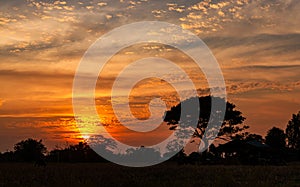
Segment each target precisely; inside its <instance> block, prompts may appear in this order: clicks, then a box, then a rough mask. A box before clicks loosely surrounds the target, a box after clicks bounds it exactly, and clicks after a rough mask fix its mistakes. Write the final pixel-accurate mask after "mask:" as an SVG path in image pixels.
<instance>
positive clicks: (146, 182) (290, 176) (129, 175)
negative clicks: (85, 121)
mask: <svg viewBox="0 0 300 187" xmlns="http://www.w3.org/2000/svg"><path fill="white" fill-rule="evenodd" d="M0 186H65V187H68V186H143V187H146V186H167V187H171V186H172V187H173V186H180V187H182V186H273V187H274V186H300V165H299V164H291V165H288V166H199V165H198V166H195V165H183V166H178V165H176V164H171V163H167V164H161V165H157V166H152V167H146V168H128V167H122V166H118V165H114V164H110V163H95V164H94V163H87V164H48V165H47V167H46V168H37V167H34V166H33V164H21V163H13V164H8V163H5V164H3V163H2V164H0Z"/></svg>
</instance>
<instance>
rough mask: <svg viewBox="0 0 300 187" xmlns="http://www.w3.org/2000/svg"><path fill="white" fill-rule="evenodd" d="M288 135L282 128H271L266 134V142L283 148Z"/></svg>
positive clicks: (274, 146)
mask: <svg viewBox="0 0 300 187" xmlns="http://www.w3.org/2000/svg"><path fill="white" fill-rule="evenodd" d="M285 139H286V136H285V133H284V131H283V130H282V129H280V128H277V127H273V128H272V129H270V130H269V131H268V133H267V136H266V144H268V145H269V146H271V147H273V148H277V149H281V148H284V147H285V145H286V142H285Z"/></svg>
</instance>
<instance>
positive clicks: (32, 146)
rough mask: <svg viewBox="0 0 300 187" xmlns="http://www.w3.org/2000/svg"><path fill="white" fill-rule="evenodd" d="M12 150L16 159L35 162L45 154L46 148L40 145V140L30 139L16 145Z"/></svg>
mask: <svg viewBox="0 0 300 187" xmlns="http://www.w3.org/2000/svg"><path fill="white" fill-rule="evenodd" d="M14 149H15V155H16V157H17V159H18V160H20V161H25V162H31V161H37V160H39V159H41V158H42V157H44V154H45V153H46V152H47V148H46V146H45V145H44V144H43V143H42V140H34V139H31V138H29V139H27V140H22V141H21V142H19V143H17V144H16V145H15V146H14Z"/></svg>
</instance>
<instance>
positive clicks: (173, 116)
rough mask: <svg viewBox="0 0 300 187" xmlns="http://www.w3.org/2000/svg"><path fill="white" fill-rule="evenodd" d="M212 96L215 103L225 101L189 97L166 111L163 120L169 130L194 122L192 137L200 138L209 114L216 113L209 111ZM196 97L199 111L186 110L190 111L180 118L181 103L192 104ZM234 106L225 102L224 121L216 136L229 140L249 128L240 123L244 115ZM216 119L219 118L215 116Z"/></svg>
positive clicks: (216, 113) (215, 112) (215, 113)
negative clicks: (195, 125)
mask: <svg viewBox="0 0 300 187" xmlns="http://www.w3.org/2000/svg"><path fill="white" fill-rule="evenodd" d="M212 98H213V99H214V100H215V101H216V102H217V103H221V104H222V103H223V104H224V102H225V100H224V99H223V98H219V97H212V96H205V97H194V98H190V99H187V100H185V101H183V102H181V103H179V104H178V105H176V106H174V107H172V108H171V109H170V110H169V111H167V112H166V115H165V118H164V121H165V122H167V123H168V125H170V130H174V129H176V127H177V126H178V124H179V123H180V124H185V126H186V125H187V124H188V125H189V124H193V123H195V122H196V123H197V128H196V129H195V133H194V137H198V138H202V137H203V135H204V133H205V130H206V128H207V126H208V122H209V119H210V115H211V114H212V115H214V116H217V115H218V111H211V108H212V107H211V104H212ZM197 99H198V100H199V105H200V111H188V112H190V113H187V114H183V115H182V116H183V118H181V119H180V115H181V105H183V104H184V105H186V106H188V105H193V103H194V102H197ZM235 107H236V106H235V105H234V104H232V103H230V102H226V111H225V118H224V121H222V126H221V129H220V131H219V133H218V138H221V139H225V140H230V139H232V138H234V137H235V136H236V135H238V134H240V133H241V132H242V131H243V130H245V129H247V128H249V127H248V126H246V125H242V123H243V121H244V120H245V117H243V116H242V113H241V112H240V111H238V110H236V109H235ZM194 115H198V117H196V119H198V120H197V121H193V120H191V119H195V118H194ZM216 119H219V118H218V117H216Z"/></svg>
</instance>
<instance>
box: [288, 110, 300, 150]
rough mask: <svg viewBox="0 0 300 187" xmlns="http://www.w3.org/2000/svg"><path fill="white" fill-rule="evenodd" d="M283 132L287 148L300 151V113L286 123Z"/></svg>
mask: <svg viewBox="0 0 300 187" xmlns="http://www.w3.org/2000/svg"><path fill="white" fill-rule="evenodd" d="M285 132H286V137H287V140H288V147H289V148H292V149H295V150H300V111H299V112H298V114H293V117H292V119H291V120H290V121H289V122H288V125H287V127H286V130H285Z"/></svg>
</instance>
